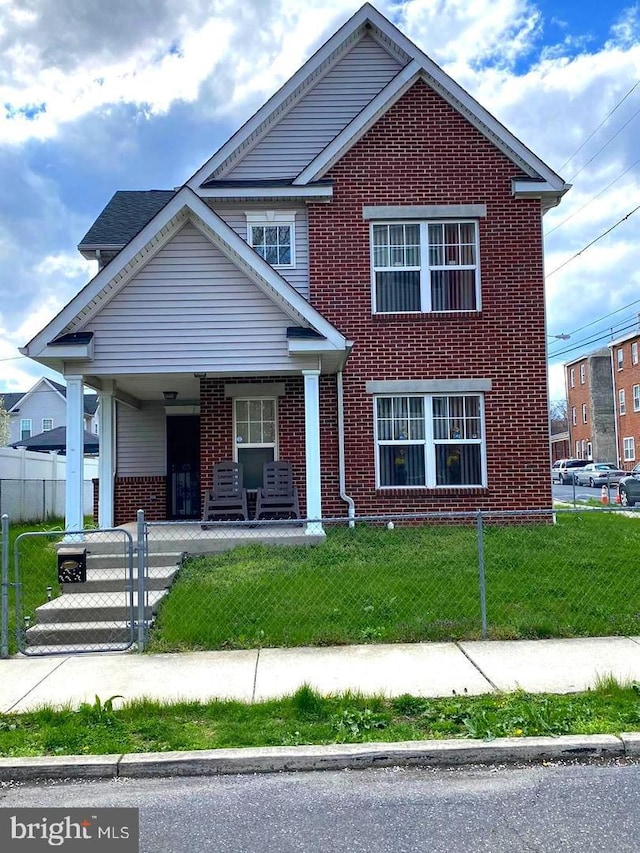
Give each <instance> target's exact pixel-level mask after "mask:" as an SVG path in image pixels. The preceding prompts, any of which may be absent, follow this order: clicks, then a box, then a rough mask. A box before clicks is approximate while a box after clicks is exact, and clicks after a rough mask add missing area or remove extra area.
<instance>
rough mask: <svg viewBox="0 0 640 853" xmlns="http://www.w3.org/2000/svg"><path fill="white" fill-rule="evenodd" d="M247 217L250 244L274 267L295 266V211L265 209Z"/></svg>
mask: <svg viewBox="0 0 640 853" xmlns="http://www.w3.org/2000/svg"><path fill="white" fill-rule="evenodd" d="M246 217H247V242H248V243H249V245H250V246H253V248H254V249H255V250H256V252H257V253H258V254H259V255H260V256H261V257H263V258H264V259H265V261H266V262H267V263H268V264H271V266H272V267H289V268H291V267H295V265H296V259H295V218H296V215H295V213H294V212H291V211H285V210H263V211H260V212H252V213H247V214H246Z"/></svg>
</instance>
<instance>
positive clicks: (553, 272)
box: [545, 204, 640, 278]
mask: <svg viewBox="0 0 640 853" xmlns="http://www.w3.org/2000/svg"><path fill="white" fill-rule="evenodd" d="M638 210H640V204H639V205H638V206H637V207H634V208H633V210H631V211H629V213H627V215H626V216H623V217H622V219H619V220H618V221H617V222H616V223H615V225H612V226H611V228H607V230H606V231H604V232H603V233H602V234H600V236H599V237H596V238H595V240H592V241H591V242H590V243H587V245H586V246H583V247H582V249H580V251H579V252H576V253H575V255H572V256H571V257H570V258H569V259H568V260H566V261H565V262H564V263H562V264H560V266H559V267H556V268H555V269H554V270H551V272H550V273H547V275H546V276H545V278H551V276H552V275H555V273H557V272H558V271H559V270H561V269H562V268H563V267H566V265H567V264H569V263H571V261H575V259H576V258H578V257H580V255H581V254H582V253H583V252H586V251H587V249H590V248H591V246H593V245H594V244H595V243H597V242H598V240H602V238H603V237H606V236H607V234H611V232H612V231H613V230H614V228H617V227H618V225H621V224H622V223H623V222H624V221H625V220H626V219H629V217H630V216H633V214H634V213H636V211H638Z"/></svg>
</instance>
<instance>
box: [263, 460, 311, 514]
mask: <svg viewBox="0 0 640 853" xmlns="http://www.w3.org/2000/svg"><path fill="white" fill-rule="evenodd" d="M262 516H268V517H269V518H274V517H276V516H284V517H285V518H300V505H299V503H298V489H297V486H294V484H293V468H292V466H291V463H290V462H265V464H264V468H263V475H262V488H260V489H258V494H257V497H256V520H257V519H259V518H261V517H262Z"/></svg>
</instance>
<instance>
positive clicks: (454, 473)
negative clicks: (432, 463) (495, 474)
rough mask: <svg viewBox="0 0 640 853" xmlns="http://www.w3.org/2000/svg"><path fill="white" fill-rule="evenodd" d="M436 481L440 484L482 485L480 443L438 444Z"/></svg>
mask: <svg viewBox="0 0 640 853" xmlns="http://www.w3.org/2000/svg"><path fill="white" fill-rule="evenodd" d="M435 449H436V483H437V484H438V485H439V486H445V485H451V486H455V485H458V486H481V485H482V465H481V456H480V445H479V444H436V448H435Z"/></svg>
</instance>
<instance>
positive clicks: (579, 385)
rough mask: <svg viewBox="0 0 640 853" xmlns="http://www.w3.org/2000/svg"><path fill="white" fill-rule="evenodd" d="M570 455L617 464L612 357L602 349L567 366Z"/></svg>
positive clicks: (568, 363)
mask: <svg viewBox="0 0 640 853" xmlns="http://www.w3.org/2000/svg"><path fill="white" fill-rule="evenodd" d="M565 381H566V388H567V416H568V422H569V456H574V457H575V458H576V459H587V460H589V461H595V462H613V463H617V462H618V450H617V446H616V445H617V441H616V418H615V410H614V402H613V401H614V395H613V387H612V380H611V356H610V353H609V350H608V349H606V348H605V349H599V350H596V351H595V352H592V353H589V354H587V355H583V356H580V357H579V358H576V359H574V360H573V361H569V362H567V363H566V364H565Z"/></svg>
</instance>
